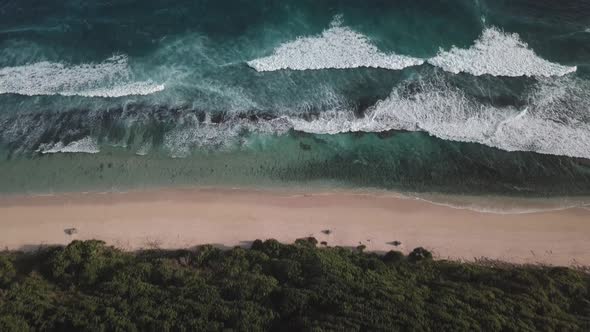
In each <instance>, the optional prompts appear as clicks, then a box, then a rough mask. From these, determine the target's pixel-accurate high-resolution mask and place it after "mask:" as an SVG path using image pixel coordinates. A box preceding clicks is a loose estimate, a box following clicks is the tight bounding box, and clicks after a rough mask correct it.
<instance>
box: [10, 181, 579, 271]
mask: <svg viewBox="0 0 590 332" xmlns="http://www.w3.org/2000/svg"><path fill="white" fill-rule="evenodd" d="M0 227H1V229H2V231H1V232H0V248H3V249H10V250H15V249H19V250H27V249H33V248H36V247H38V246H39V245H54V244H67V243H69V242H70V241H72V240H74V239H80V240H87V239H100V240H104V241H106V242H107V243H108V244H111V245H114V246H117V247H120V248H122V249H125V250H135V249H141V248H156V247H157V248H167V249H169V248H190V247H193V246H196V245H200V244H214V245H219V246H223V247H233V246H237V245H242V246H248V245H249V244H250V243H251V241H253V240H255V239H269V238H274V239H277V240H279V241H282V242H292V241H294V240H295V239H297V238H301V237H306V236H314V237H315V238H317V239H318V241H321V242H322V241H325V242H327V244H328V245H330V246H347V247H356V246H358V245H360V244H363V245H365V246H366V247H367V250H372V251H389V250H392V249H397V250H401V251H404V252H408V251H410V250H412V249H413V248H415V247H418V246H423V247H425V248H427V249H429V250H432V251H433V252H434V254H435V256H436V257H437V258H439V259H446V258H450V259H456V260H466V261H472V260H475V259H479V258H484V257H485V258H489V259H494V260H502V261H506V262H510V263H519V264H520V263H540V264H551V265H564V266H570V265H578V266H579V265H583V266H588V265H590V210H588V209H584V208H571V209H565V210H559V211H546V212H534V213H526V214H522V213H521V214H495V213H483V212H477V211H472V210H467V209H457V208H451V207H447V206H442V205H435V204H432V203H429V202H426V201H422V200H417V199H409V198H402V197H396V196H395V195H384V194H374V195H372V194H357V193H346V192H334V193H293V192H277V191H255V190H229V189H191V190H189V189H182V190H181V189H178V190H169V189H168V190H163V189H162V190H146V191H136V192H128V193H86V194H80V193H77V194H74V193H72V194H59V195H51V196H11V197H0ZM67 229H75V231H74V232H70V233H72V234H70V235H68V234H66V233H67V232H65V230H67ZM327 230H329V232H327ZM328 233H329V234H328ZM393 241H399V242H401V245H399V246H397V247H396V246H394V245H393V244H392V242H393Z"/></svg>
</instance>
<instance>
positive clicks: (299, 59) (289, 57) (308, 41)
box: [247, 17, 424, 72]
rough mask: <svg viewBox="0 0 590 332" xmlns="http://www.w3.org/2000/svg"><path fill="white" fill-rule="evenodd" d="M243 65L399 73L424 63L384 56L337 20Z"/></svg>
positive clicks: (259, 68) (407, 58) (365, 38)
mask: <svg viewBox="0 0 590 332" xmlns="http://www.w3.org/2000/svg"><path fill="white" fill-rule="evenodd" d="M247 63H248V65H249V66H250V67H252V68H254V69H255V70H256V71H260V72H263V71H276V70H282V69H291V70H317V69H344V68H359V67H372V68H384V69H393V70H399V69H403V68H406V67H410V66H418V65H421V64H423V63H424V60H422V59H418V58H413V57H409V56H405V55H398V54H395V53H390V54H385V53H383V52H381V51H380V50H379V49H378V48H377V47H376V46H375V45H373V44H371V42H370V40H369V38H367V37H366V36H364V35H362V34H360V33H357V32H355V31H353V30H351V29H350V28H347V27H343V26H342V25H341V21H340V19H339V18H338V17H337V18H336V19H335V20H334V21H333V22H332V24H331V27H330V28H329V29H327V30H325V31H323V32H322V34H321V35H319V36H314V37H300V38H297V39H296V40H295V41H292V42H288V43H285V44H282V45H281V46H279V47H278V48H277V49H276V50H275V51H274V53H273V54H272V55H270V56H267V57H264V58H260V59H256V60H252V61H248V62H247Z"/></svg>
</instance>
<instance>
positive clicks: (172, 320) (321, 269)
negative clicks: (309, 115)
mask: <svg viewBox="0 0 590 332" xmlns="http://www.w3.org/2000/svg"><path fill="white" fill-rule="evenodd" d="M316 244H317V241H315V239H312V238H309V239H301V240H298V241H297V243H296V244H293V245H285V244H281V243H279V242H277V241H275V240H268V241H259V240H257V241H255V242H254V243H253V244H252V248H251V249H243V248H235V249H232V250H227V251H222V250H220V249H216V248H214V247H212V246H202V247H199V248H197V249H195V250H181V251H157V250H153V251H144V252H138V253H127V252H122V251H120V250H117V249H114V248H112V247H108V246H105V244H104V243H102V242H100V241H86V242H81V241H74V242H72V243H71V244H70V245H69V246H67V247H65V248H50V249H44V250H40V251H38V252H35V253H29V254H26V253H11V252H4V253H0V330H1V331H27V330H33V331H35V330H57V331H90V330H92V331H221V330H228V331H229V330H233V331H262V330H277V331H289V330H294V331H300V330H304V331H311V330H313V331H358V330H370V331H400V330H403V331H406V330H410V331H411V330H414V331H473V330H485V331H518V330H546V331H576V330H579V331H584V330H586V331H587V330H589V328H590V277H589V276H588V275H587V274H584V273H583V272H580V271H575V270H572V269H567V268H552V267H535V266H521V267H516V266H515V267H503V268H500V267H487V266H481V265H475V264H465V263H456V262H449V261H433V260H432V255H431V254H430V252H428V251H427V250H425V249H423V248H417V249H416V250H414V251H413V252H412V253H411V254H410V255H409V256H408V257H406V256H404V255H403V254H402V253H400V252H396V251H391V252H389V253H387V254H385V255H384V256H379V255H377V254H374V253H365V252H362V251H360V250H350V249H345V248H338V247H336V248H331V247H323V248H317V247H316Z"/></svg>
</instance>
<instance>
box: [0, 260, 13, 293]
mask: <svg viewBox="0 0 590 332" xmlns="http://www.w3.org/2000/svg"><path fill="white" fill-rule="evenodd" d="M15 276H16V269H15V268H14V265H13V264H12V261H11V260H10V259H9V258H8V257H6V256H0V288H4V287H8V285H10V283H11V282H12V280H13V279H14V277H15Z"/></svg>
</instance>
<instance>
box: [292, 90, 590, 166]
mask: <svg viewBox="0 0 590 332" xmlns="http://www.w3.org/2000/svg"><path fill="white" fill-rule="evenodd" d="M586 85H587V84H586ZM586 85H583V84H582V83H580V81H575V80H573V79H562V80H559V81H557V82H555V81H552V82H550V83H548V82H544V83H541V84H540V85H539V86H538V87H537V89H536V90H535V91H533V92H532V93H531V97H530V102H529V105H528V106H527V107H523V108H521V109H517V108H515V107H494V106H491V105H484V104H481V103H479V102H477V101H474V100H472V99H470V98H468V97H467V96H466V95H465V94H464V93H463V92H462V91H460V90H459V89H457V88H453V87H450V86H447V85H445V84H438V85H437V84H426V83H424V84H423V85H422V87H421V89H420V90H421V92H419V93H416V94H413V95H409V96H405V95H404V94H403V93H402V91H399V90H394V91H393V92H392V94H391V95H390V97H389V98H387V99H385V100H383V101H381V102H379V103H377V104H376V105H375V106H374V107H372V108H371V109H370V110H368V111H367V113H366V115H365V116H364V117H363V118H357V117H355V116H354V114H353V113H352V112H340V111H336V112H325V113H321V114H320V115H319V116H318V117H317V118H316V119H314V120H312V121H306V120H304V119H300V118H289V121H290V123H292V125H293V127H294V128H295V129H296V130H299V131H304V132H309V133H317V134H336V133H344V132H358V131H363V132H382V131H388V130H408V131H424V132H428V133H429V134H431V135H433V136H436V137H439V138H442V139H446V140H454V141H461V142H475V143H480V144H485V145H488V146H492V147H497V148H500V149H503V150H506V151H533V152H538V153H544V154H553V155H563V156H570V157H581V158H590V148H588V147H590V125H589V124H588V122H587V121H586V120H584V119H583V117H584V116H585V115H584V113H585V112H588V110H590V98H588V97H589V96H588V91H589V90H588V87H587V86H586Z"/></svg>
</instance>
